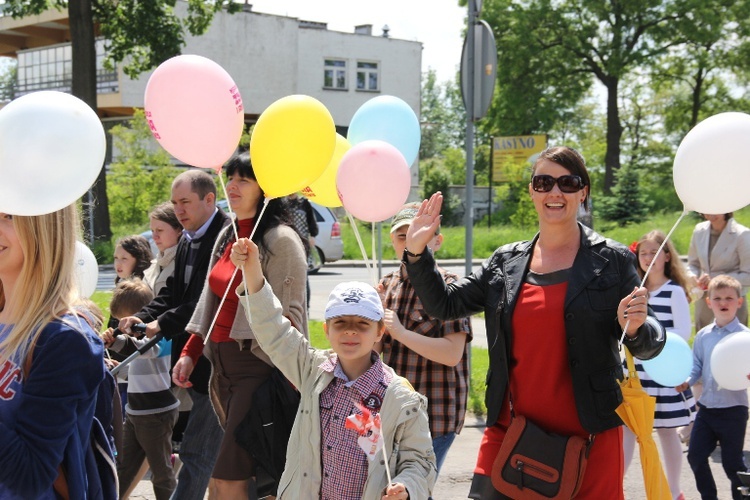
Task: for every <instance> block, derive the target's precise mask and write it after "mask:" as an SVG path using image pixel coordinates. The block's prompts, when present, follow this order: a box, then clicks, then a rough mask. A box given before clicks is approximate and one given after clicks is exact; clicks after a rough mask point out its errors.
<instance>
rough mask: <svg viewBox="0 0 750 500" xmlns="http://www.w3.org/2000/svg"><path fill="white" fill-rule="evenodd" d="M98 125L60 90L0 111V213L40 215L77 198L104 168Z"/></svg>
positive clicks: (22, 99)
mask: <svg viewBox="0 0 750 500" xmlns="http://www.w3.org/2000/svg"><path fill="white" fill-rule="evenodd" d="M106 149H107V143H106V138H105V135H104V127H102V122H101V120H99V117H98V116H97V115H96V113H95V112H94V110H92V109H91V108H90V107H89V106H88V105H87V104H86V103H85V102H83V101H81V100H80V99H78V98H77V97H73V96H72V95H70V94H66V93H64V92H54V91H44V92H34V93H32V94H27V95H25V96H22V97H19V98H18V99H16V100H14V101H12V102H10V104H8V105H7V106H5V107H4V108H3V109H2V110H0V212H4V213H8V214H14V215H42V214H47V213H51V212H55V211H57V210H60V209H61V208H64V207H66V206H68V205H70V204H71V203H73V202H75V201H76V200H77V199H79V198H80V197H81V196H83V194H84V193H85V192H86V191H87V190H88V189H89V187H91V185H92V184H93V183H94V181H95V180H96V178H97V176H98V175H99V172H100V171H101V169H102V166H103V165H104V155H105V152H106Z"/></svg>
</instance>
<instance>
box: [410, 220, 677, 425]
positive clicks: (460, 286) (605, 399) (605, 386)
mask: <svg viewBox="0 0 750 500" xmlns="http://www.w3.org/2000/svg"><path fill="white" fill-rule="evenodd" d="M580 230H581V247H580V249H579V250H578V254H577V255H576V258H575V261H574V262H573V267H572V269H571V273H570V281H569V283H568V288H567V294H566V297H565V306H564V308H565V310H564V314H565V330H566V336H567V344H568V359H569V363H570V371H571V373H572V375H573V392H574V395H575V400H576V408H577V410H578V417H579V419H580V421H581V424H582V425H583V427H584V429H586V431H587V432H590V433H597V432H601V431H604V430H607V429H610V428H612V427H616V426H618V425H621V424H622V421H621V420H620V418H619V417H618V416H617V414H616V413H615V408H617V406H619V404H620V403H621V402H622V392H621V391H620V385H619V381H620V380H622V378H623V370H622V365H621V363H620V353H619V350H618V340H619V338H620V335H621V334H622V330H621V328H620V326H619V323H618V322H617V306H618V305H619V303H620V300H621V299H622V298H623V297H625V296H626V295H627V294H629V293H631V292H632V291H633V287H635V286H637V285H638V284H639V283H640V280H639V279H638V275H637V274H636V268H635V258H634V256H633V254H632V253H631V252H630V251H629V250H628V249H627V248H626V247H625V246H623V245H621V244H620V243H617V242H615V241H612V240H609V239H606V238H604V237H603V236H601V235H599V234H597V233H595V232H594V231H592V230H590V229H589V228H587V227H585V226H582V225H580ZM538 237H539V235H538V234H537V236H536V237H534V239H533V240H532V241H524V242H519V243H511V244H508V245H504V246H502V247H500V248H498V249H497V250H496V251H495V253H494V254H493V255H492V256H491V257H490V258H489V259H487V260H486V261H485V262H484V263H483V264H482V268H481V269H480V270H478V271H477V272H475V273H473V274H472V275H470V276H467V277H465V278H462V279H460V280H459V281H457V282H455V283H452V284H450V285H446V284H445V283H444V282H443V280H442V279H441V278H440V274H439V273H438V272H437V270H436V268H435V261H434V258H433V257H432V255H431V254H430V253H429V252H426V253H425V254H424V255H423V256H422V258H421V259H419V261H417V262H415V263H414V264H409V263H408V262H407V271H408V273H409V278H410V280H411V282H412V285H414V288H415V290H416V292H417V294H418V295H419V298H420V299H421V301H422V303H423V304H424V307H425V309H426V310H427V312H428V313H429V314H430V315H432V316H435V317H438V318H441V319H449V318H458V317H462V316H468V315H471V314H476V313H478V312H480V311H484V313H485V321H486V325H487V341H488V344H489V347H490V370H489V372H488V373H487V392H486V395H485V401H486V404H487V423H488V425H492V424H494V423H495V422H496V421H497V418H498V416H499V414H500V407H501V405H502V403H503V400H504V398H505V390H506V387H507V385H508V376H507V373H508V372H507V368H506V367H507V358H508V352H509V351H510V341H511V338H512V328H511V325H512V317H513V310H514V308H515V305H516V300H517V299H518V293H519V291H520V289H521V285H522V284H523V282H524V279H525V276H526V273H527V270H528V268H529V262H530V260H531V255H532V250H533V247H534V243H535V242H536V240H537V238H538ZM404 260H405V261H406V258H405V256H404ZM649 314H650V315H651V317H650V318H649V320H648V321H646V323H644V325H643V326H641V328H640V329H639V331H638V337H637V338H636V339H635V340H633V341H627V342H626V344H627V346H628V348H629V349H630V352H631V353H632V354H633V355H634V356H637V357H638V358H640V359H651V358H653V357H654V356H656V355H657V354H659V352H661V350H662V349H663V348H664V341H665V338H666V336H665V332H664V329H663V328H662V326H661V325H660V324H659V322H658V321H657V320H656V319H655V318H653V311H650V310H649ZM540 382H541V383H543V381H540ZM550 411H554V410H553V409H552V408H551V409H550Z"/></svg>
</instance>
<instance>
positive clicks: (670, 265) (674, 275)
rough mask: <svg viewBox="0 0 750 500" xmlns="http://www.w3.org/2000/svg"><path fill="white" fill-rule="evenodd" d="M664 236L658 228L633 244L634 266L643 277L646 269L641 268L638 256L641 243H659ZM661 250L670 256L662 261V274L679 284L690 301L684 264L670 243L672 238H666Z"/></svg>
mask: <svg viewBox="0 0 750 500" xmlns="http://www.w3.org/2000/svg"><path fill="white" fill-rule="evenodd" d="M666 238H667V236H666V235H665V234H664V233H663V232H661V231H659V230H654V231H651V232H649V233H647V234H645V235H643V236H642V237H641V239H640V240H638V243H637V244H636V246H635V257H636V267H637V268H638V276H640V277H641V278H643V276H644V275H645V274H646V271H644V270H643V269H641V261H640V259H639V258H638V256H639V254H640V252H641V244H642V243H644V242H646V241H653V242H655V243H656V244H658V245H661V244H662V243H663V242H664V240H665V239H666ZM662 252H664V253H665V255H669V256H670V259H669V260H668V261H665V262H664V275H665V276H666V277H667V278H669V279H670V280H672V281H674V282H675V283H677V284H678V285H679V286H681V287H682V289H683V290H685V296H687V299H688V302H690V301H691V299H690V290H688V286H689V284H688V274H687V269H685V265H684V264H683V263H682V261H681V260H680V256H679V254H678V253H677V249H676V248H675V246H674V245H673V244H672V240H667V243H666V245H664V248H663V249H662Z"/></svg>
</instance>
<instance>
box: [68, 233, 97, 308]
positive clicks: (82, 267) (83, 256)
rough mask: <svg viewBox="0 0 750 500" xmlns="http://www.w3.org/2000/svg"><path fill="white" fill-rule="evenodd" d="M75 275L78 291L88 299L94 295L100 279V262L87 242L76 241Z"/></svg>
mask: <svg viewBox="0 0 750 500" xmlns="http://www.w3.org/2000/svg"><path fill="white" fill-rule="evenodd" d="M74 270H75V277H76V285H77V286H78V293H79V294H80V295H81V297H86V298H87V299H88V298H89V297H91V296H92V295H94V292H95V291H96V283H97V281H99V263H97V262H96V257H95V256H94V253H93V252H92V251H91V250H90V249H89V247H87V246H86V244H85V243H83V242H80V241H76V255H75V269H74Z"/></svg>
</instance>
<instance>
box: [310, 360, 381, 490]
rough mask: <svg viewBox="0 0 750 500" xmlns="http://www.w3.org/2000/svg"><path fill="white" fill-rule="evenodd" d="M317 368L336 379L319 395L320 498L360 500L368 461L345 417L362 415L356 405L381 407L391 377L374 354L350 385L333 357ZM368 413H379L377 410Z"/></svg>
mask: <svg viewBox="0 0 750 500" xmlns="http://www.w3.org/2000/svg"><path fill="white" fill-rule="evenodd" d="M320 368H321V369H323V370H324V371H327V372H333V374H334V375H335V377H334V379H333V381H331V383H330V384H328V387H326V388H325V389H323V392H321V393H320V431H321V440H320V456H321V459H322V462H323V463H322V465H323V475H322V476H323V477H322V481H321V485H320V498H321V499H322V500H333V499H337V500H360V499H361V498H362V492H363V490H364V487H365V480H366V479H367V471H368V465H367V460H368V459H367V455H365V452H364V451H363V450H362V448H360V447H359V444H357V438H358V437H359V434H357V432H356V431H354V430H352V429H346V428H345V427H344V426H345V423H346V417H348V416H349V415H351V414H353V413H358V414H361V413H362V412H361V411H359V409H358V408H357V407H356V406H355V402H357V403H359V404H364V402H365V401H376V402H379V403H380V404H381V405H382V402H383V398H384V397H385V390H386V388H387V387H388V384H389V383H390V382H391V380H392V379H393V376H392V375H391V374H390V373H387V372H386V371H385V370H383V363H382V362H381V361H380V357H379V356H378V355H377V354H376V353H375V352H373V353H372V366H371V367H370V368H369V369H368V370H367V371H366V372H365V373H363V374H362V375H360V376H359V377H358V378H357V379H356V380H353V381H350V380H349V379H348V378H347V377H346V375H345V374H344V371H343V370H342V369H341V366H340V365H339V364H338V358H336V357H335V356H334V357H333V358H331V359H329V360H326V361H324V362H323V364H322V365H320ZM373 396H374V397H373ZM370 409H371V410H373V411H379V410H380V407H377V408H372V407H371V408H370Z"/></svg>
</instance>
